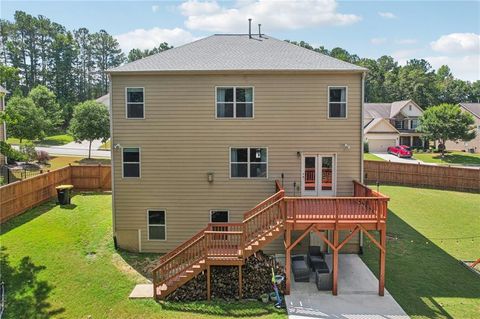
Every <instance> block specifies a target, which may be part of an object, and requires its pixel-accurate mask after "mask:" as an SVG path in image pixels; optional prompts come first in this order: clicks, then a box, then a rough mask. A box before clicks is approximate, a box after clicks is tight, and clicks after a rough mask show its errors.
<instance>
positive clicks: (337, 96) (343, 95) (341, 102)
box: [328, 87, 347, 118]
mask: <svg viewBox="0 0 480 319" xmlns="http://www.w3.org/2000/svg"><path fill="white" fill-rule="evenodd" d="M328 117H329V118H346V117H347V88H346V87H329V88H328Z"/></svg>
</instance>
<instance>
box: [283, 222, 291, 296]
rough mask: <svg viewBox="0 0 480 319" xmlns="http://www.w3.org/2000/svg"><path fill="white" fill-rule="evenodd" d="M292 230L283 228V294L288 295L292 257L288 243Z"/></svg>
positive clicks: (289, 242)
mask: <svg viewBox="0 0 480 319" xmlns="http://www.w3.org/2000/svg"><path fill="white" fill-rule="evenodd" d="M291 235H292V230H291V229H290V228H288V226H287V229H286V230H285V233H284V236H285V246H286V247H285V290H286V291H285V294H286V295H290V274H291V262H292V258H291V257H290V251H291V250H290V249H289V248H290V244H291V241H292V237H291Z"/></svg>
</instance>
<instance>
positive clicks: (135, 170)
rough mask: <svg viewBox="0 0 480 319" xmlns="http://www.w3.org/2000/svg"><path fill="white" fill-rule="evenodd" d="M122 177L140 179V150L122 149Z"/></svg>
mask: <svg viewBox="0 0 480 319" xmlns="http://www.w3.org/2000/svg"><path fill="white" fill-rule="evenodd" d="M122 162H123V177H140V149H139V148H124V149H123V152H122Z"/></svg>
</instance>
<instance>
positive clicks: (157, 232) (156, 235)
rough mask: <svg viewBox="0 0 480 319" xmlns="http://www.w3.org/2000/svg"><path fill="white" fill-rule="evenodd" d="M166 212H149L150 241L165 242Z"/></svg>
mask: <svg viewBox="0 0 480 319" xmlns="http://www.w3.org/2000/svg"><path fill="white" fill-rule="evenodd" d="M166 227H167V225H166V223H165V211H164V210H149V211H148V239H149V240H165V239H166V237H167V236H166V233H167V229H166Z"/></svg>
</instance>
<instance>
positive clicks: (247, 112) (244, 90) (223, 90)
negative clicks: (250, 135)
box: [216, 87, 253, 118]
mask: <svg viewBox="0 0 480 319" xmlns="http://www.w3.org/2000/svg"><path fill="white" fill-rule="evenodd" d="M216 99H217V101H216V105H217V110H216V114H217V118H253V87H217V93H216Z"/></svg>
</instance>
